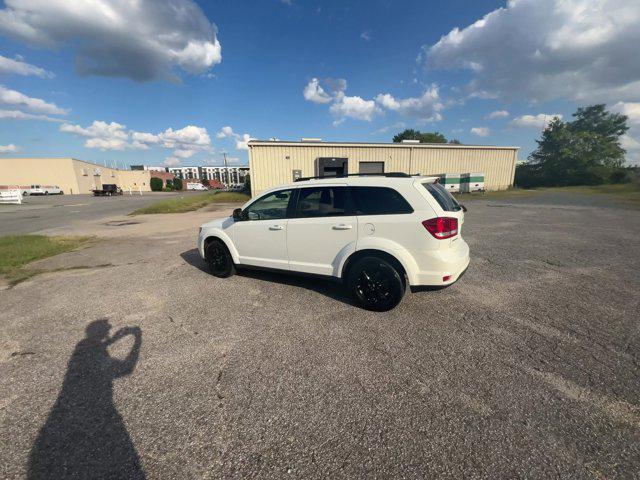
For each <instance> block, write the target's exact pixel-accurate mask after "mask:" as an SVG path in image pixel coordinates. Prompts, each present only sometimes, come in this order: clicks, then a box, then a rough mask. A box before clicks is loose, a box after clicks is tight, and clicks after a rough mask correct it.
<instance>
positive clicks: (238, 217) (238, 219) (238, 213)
mask: <svg viewBox="0 0 640 480" xmlns="http://www.w3.org/2000/svg"><path fill="white" fill-rule="evenodd" d="M233 219H234V220H235V221H236V222H241V221H242V209H241V208H236V209H235V210H234V211H233Z"/></svg>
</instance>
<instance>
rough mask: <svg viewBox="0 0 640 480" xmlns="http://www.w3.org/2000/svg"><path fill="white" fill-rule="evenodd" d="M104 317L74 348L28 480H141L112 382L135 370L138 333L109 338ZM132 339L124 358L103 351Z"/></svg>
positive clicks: (34, 449)
mask: <svg viewBox="0 0 640 480" xmlns="http://www.w3.org/2000/svg"><path fill="white" fill-rule="evenodd" d="M110 329H111V325H109V322H108V321H107V319H99V320H96V321H94V322H91V323H90V324H89V325H88V326H87V328H86V337H85V338H83V339H82V340H81V341H80V342H78V344H77V345H76V348H75V350H74V351H73V355H72V356H71V359H70V360H69V364H68V366H67V373H66V375H65V378H64V383H63V384H62V389H61V390H60V394H59V395H58V399H57V400H56V403H55V405H54V406H53V408H52V409H51V412H50V413H49V416H48V418H47V421H46V422H45V424H44V426H43V427H42V429H41V430H40V433H39V434H38V437H37V438H36V441H35V443H34V445H33V447H32V449H31V455H30V458H29V474H28V478H30V479H40V478H47V479H66V478H123V479H124V478H126V479H141V478H145V474H144V471H143V470H142V465H141V464H140V459H139V458H138V454H137V452H136V449H135V447H134V446H133V443H132V441H131V438H130V437H129V433H128V432H127V429H126V427H125V425H124V422H123V420H122V417H121V416H120V414H119V413H118V410H117V409H116V407H115V405H114V403H113V381H114V380H115V379H117V378H120V377H123V376H125V375H129V374H131V373H132V372H133V370H134V369H135V366H136V362H137V361H138V356H139V354H140V345H141V344H142V331H141V330H140V329H139V328H138V327H129V328H122V329H120V330H118V331H117V332H116V333H115V334H114V335H113V336H112V337H109V330H110ZM127 335H131V336H133V338H134V344H133V347H132V348H131V350H130V352H129V353H128V355H127V356H126V358H124V359H123V360H119V359H116V358H111V356H110V355H109V352H108V350H107V347H108V346H109V345H111V344H113V343H115V342H117V341H118V340H120V339H122V338H124V337H126V336H127Z"/></svg>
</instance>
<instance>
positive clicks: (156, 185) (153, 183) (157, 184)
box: [149, 177, 163, 192]
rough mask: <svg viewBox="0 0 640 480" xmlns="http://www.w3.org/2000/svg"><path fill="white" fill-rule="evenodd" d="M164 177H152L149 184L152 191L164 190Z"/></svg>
mask: <svg viewBox="0 0 640 480" xmlns="http://www.w3.org/2000/svg"><path fill="white" fill-rule="evenodd" d="M162 183H163V182H162V179H161V178H158V177H151V180H149V186H150V187H151V191H152V192H161V191H162Z"/></svg>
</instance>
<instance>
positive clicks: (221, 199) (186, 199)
mask: <svg viewBox="0 0 640 480" xmlns="http://www.w3.org/2000/svg"><path fill="white" fill-rule="evenodd" d="M249 198H251V197H249V195H247V194H246V193H242V192H207V193H201V194H199V195H185V196H180V197H178V198H170V199H167V200H160V201H158V202H156V203H152V204H151V205H149V206H147V207H143V208H139V209H138V210H135V211H134V212H131V215H144V214H149V213H183V212H191V211H193V210H198V209H200V208H202V207H206V206H207V205H210V204H212V203H244V202H246V201H247V200H249Z"/></svg>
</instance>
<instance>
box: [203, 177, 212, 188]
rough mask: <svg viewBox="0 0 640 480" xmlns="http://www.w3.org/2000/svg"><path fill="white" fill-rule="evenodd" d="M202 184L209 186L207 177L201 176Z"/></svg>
mask: <svg viewBox="0 0 640 480" xmlns="http://www.w3.org/2000/svg"><path fill="white" fill-rule="evenodd" d="M202 185H204V186H205V187H210V186H211V184H210V183H209V179H208V178H203V179H202Z"/></svg>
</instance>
